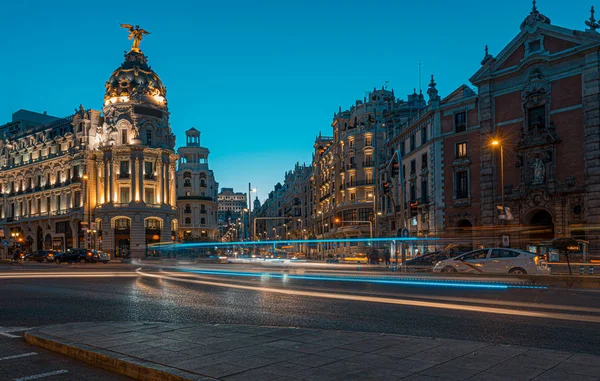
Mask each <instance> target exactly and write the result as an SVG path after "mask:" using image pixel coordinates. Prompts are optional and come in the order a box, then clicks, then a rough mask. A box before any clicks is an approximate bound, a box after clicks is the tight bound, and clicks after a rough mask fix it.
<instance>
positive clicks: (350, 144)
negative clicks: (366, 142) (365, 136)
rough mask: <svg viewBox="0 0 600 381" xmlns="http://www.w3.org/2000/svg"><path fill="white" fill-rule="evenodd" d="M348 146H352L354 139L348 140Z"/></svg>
mask: <svg viewBox="0 0 600 381" xmlns="http://www.w3.org/2000/svg"><path fill="white" fill-rule="evenodd" d="M348 146H349V147H350V148H354V140H348Z"/></svg>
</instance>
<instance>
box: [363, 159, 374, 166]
mask: <svg viewBox="0 0 600 381" xmlns="http://www.w3.org/2000/svg"><path fill="white" fill-rule="evenodd" d="M362 165H363V167H372V166H374V165H375V163H374V162H373V160H367V161H363V163H362Z"/></svg>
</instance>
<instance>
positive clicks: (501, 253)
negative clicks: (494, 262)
mask: <svg viewBox="0 0 600 381" xmlns="http://www.w3.org/2000/svg"><path fill="white" fill-rule="evenodd" d="M519 255H520V253H519V252H518V251H512V250H506V249H492V254H490V258H515V257H518V256H519Z"/></svg>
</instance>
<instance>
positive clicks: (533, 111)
mask: <svg viewBox="0 0 600 381" xmlns="http://www.w3.org/2000/svg"><path fill="white" fill-rule="evenodd" d="M528 119H529V130H535V129H538V128H539V129H543V128H546V106H538V107H534V108H530V109H529V110H528Z"/></svg>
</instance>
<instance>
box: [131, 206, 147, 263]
mask: <svg viewBox="0 0 600 381" xmlns="http://www.w3.org/2000/svg"><path fill="white" fill-rule="evenodd" d="M129 239H130V241H129V243H130V249H131V257H132V258H142V257H144V255H145V253H146V227H145V225H144V218H143V217H142V216H140V215H136V216H132V218H131V230H130V236H129Z"/></svg>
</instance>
